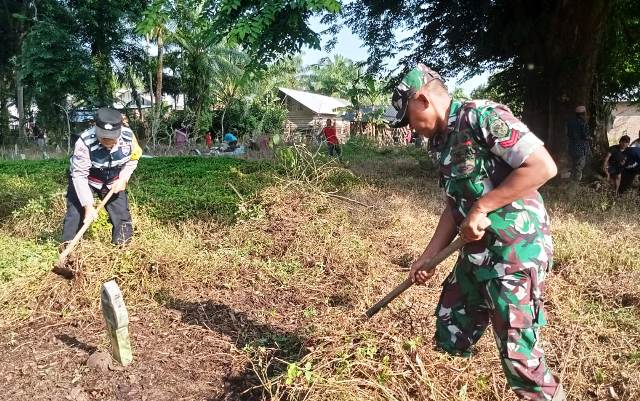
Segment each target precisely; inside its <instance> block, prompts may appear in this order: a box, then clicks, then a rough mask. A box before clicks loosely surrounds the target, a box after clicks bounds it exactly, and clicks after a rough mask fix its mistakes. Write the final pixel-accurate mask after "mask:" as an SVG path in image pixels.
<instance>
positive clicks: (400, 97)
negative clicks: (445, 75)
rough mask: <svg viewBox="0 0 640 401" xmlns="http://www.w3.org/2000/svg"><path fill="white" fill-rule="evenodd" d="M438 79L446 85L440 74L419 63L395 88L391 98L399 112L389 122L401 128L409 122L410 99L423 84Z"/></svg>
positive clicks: (392, 103)
mask: <svg viewBox="0 0 640 401" xmlns="http://www.w3.org/2000/svg"><path fill="white" fill-rule="evenodd" d="M436 79H437V80H438V81H440V82H442V84H443V85H444V80H443V79H442V77H441V76H440V74H438V73H437V72H435V71H433V70H432V69H431V68H429V67H427V66H426V65H424V64H418V65H417V66H416V67H415V68H414V69H413V70H411V71H409V73H408V74H407V75H405V76H404V78H402V81H401V82H400V84H399V85H398V86H397V87H396V88H395V89H394V91H393V97H392V98H391V105H392V106H393V107H394V108H395V109H396V111H397V112H398V113H397V114H396V118H395V120H393V121H392V122H390V123H389V125H390V126H391V127H393V128H399V127H404V126H405V125H407V124H409V115H408V114H407V106H408V104H409V99H410V98H411V97H412V96H413V95H414V94H415V93H416V92H417V91H419V90H420V89H421V88H422V87H423V86H425V85H427V84H428V83H429V82H431V81H433V80H436Z"/></svg>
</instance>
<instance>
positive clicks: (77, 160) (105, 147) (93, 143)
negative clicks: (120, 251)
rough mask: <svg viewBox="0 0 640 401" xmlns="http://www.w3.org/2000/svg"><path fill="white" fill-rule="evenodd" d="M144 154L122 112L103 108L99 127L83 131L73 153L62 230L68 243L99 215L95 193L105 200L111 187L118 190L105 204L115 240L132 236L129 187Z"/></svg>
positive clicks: (97, 125) (113, 241) (99, 115)
mask: <svg viewBox="0 0 640 401" xmlns="http://www.w3.org/2000/svg"><path fill="white" fill-rule="evenodd" d="M141 155H142V149H141V148H140V146H139V145H138V142H137V140H136V138H135V136H134V135H133V132H132V131H131V130H130V129H129V128H127V127H124V126H123V124H122V115H121V114H120V113H119V112H118V111H116V110H113V109H109V108H102V109H99V110H98V111H97V113H96V124H95V126H93V127H91V128H89V129H88V130H86V131H84V132H82V133H81V134H80V137H79V138H78V140H77V141H76V143H75V147H74V151H73V155H72V156H71V167H70V176H69V186H68V189H67V214H66V215H65V218H64V228H63V233H62V240H63V241H64V242H65V243H67V242H68V241H71V240H72V239H73V237H74V236H75V235H76V234H77V233H78V231H79V230H80V228H81V227H82V225H83V224H84V223H85V222H87V221H91V220H93V219H94V218H95V217H96V215H97V211H96V209H95V207H94V198H93V196H94V194H95V195H97V196H98V198H100V199H103V198H104V197H105V196H106V195H107V193H108V192H109V191H110V190H111V189H113V192H114V193H113V195H112V196H111V199H110V200H109V201H108V202H107V204H106V205H105V209H106V210H107V213H108V214H109V221H110V222H111V224H112V225H113V230H112V235H111V242H112V243H114V244H124V243H126V242H127V241H129V239H131V236H132V234H133V226H132V223H131V214H130V212H129V201H128V195H127V190H126V189H127V183H128V182H129V179H130V178H131V175H132V174H133V171H134V170H135V169H136V167H137V165H138V159H139V158H140V156H141Z"/></svg>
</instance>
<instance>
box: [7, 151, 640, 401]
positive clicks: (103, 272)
mask: <svg viewBox="0 0 640 401" xmlns="http://www.w3.org/2000/svg"><path fill="white" fill-rule="evenodd" d="M66 168H67V165H66V162H64V161H41V162H26V161H21V162H1V163H0V219H1V221H2V223H1V224H0V308H1V310H0V354H1V355H2V358H0V388H2V389H3V390H4V391H3V393H4V397H5V399H10V400H64V399H69V400H82V401H85V400H289V401H292V400H309V401H316V400H318V401H319V400H326V401H329V400H331V401H343V400H344V401H347V400H353V401H356V400H358V401H360V400H434V401H445V400H446V401H451V400H460V401H462V400H482V401H484V400H515V399H516V398H515V396H514V395H513V393H511V392H510V390H509V389H508V388H507V386H506V384H505V380H504V376H503V374H502V372H501V370H500V365H499V360H498V353H497V350H496V347H495V343H494V340H493V338H492V336H491V333H486V334H485V336H484V337H483V338H482V339H481V341H480V342H479V343H478V345H477V347H476V349H475V352H474V353H473V355H472V356H471V357H470V358H469V359H459V358H451V357H448V356H445V355H442V354H440V353H437V352H436V351H434V350H433V349H432V344H431V338H432V334H433V331H434V317H433V310H434V306H435V304H436V302H437V300H438V296H439V289H440V284H441V282H442V281H443V280H444V278H445V277H446V275H447V274H448V271H449V270H450V268H451V266H452V264H453V258H451V259H449V260H447V261H446V262H445V263H443V265H442V266H441V267H440V269H439V272H438V273H437V275H436V276H435V277H434V279H433V280H432V281H431V282H430V283H429V284H428V285H427V286H424V287H420V288H412V289H410V290H409V291H407V293H405V294H404V295H403V296H401V297H400V298H399V299H397V300H396V301H395V302H394V303H393V304H392V305H391V306H390V307H389V308H387V309H386V310H383V311H382V312H380V313H379V314H378V315H377V316H375V317H374V318H373V319H371V320H366V319H364V318H363V313H364V311H365V310H366V309H367V307H368V306H370V305H371V304H373V303H374V302H375V301H377V300H378V299H379V298H380V297H382V296H383V295H384V294H386V292H388V291H389V290H391V289H392V288H393V287H394V286H395V285H397V284H398V283H399V282H400V281H402V280H403V279H404V277H405V276H406V271H405V270H404V269H406V268H407V267H408V266H409V265H410V263H411V261H412V260H413V259H414V258H415V257H416V256H417V255H418V254H419V252H420V251H421V249H422V248H423V247H424V245H425V244H426V242H427V241H428V239H429V237H430V234H431V233H432V232H433V230H434V228H435V226H436V223H437V218H438V214H439V212H440V210H441V208H442V202H443V198H442V195H441V192H440V189H439V188H438V185H437V180H436V175H435V172H434V170H433V167H432V165H431V163H430V162H429V160H428V159H427V158H426V157H425V156H424V155H423V154H422V153H421V152H419V151H417V150H414V149H398V148H390V149H375V148H373V147H371V146H367V145H366V144H364V143H353V144H349V145H348V146H347V147H346V149H345V162H344V164H336V163H331V162H329V161H327V160H326V159H323V158H322V157H313V155H312V154H311V153H310V152H308V151H307V150H306V149H304V148H294V149H290V150H288V151H286V152H282V153H280V163H275V164H274V163H268V162H250V161H239V160H233V159H224V158H221V159H207V158H157V159H145V160H143V161H141V163H140V167H139V169H138V171H137V172H136V174H135V179H134V181H133V182H132V183H131V185H130V189H131V199H132V205H131V208H132V213H133V216H134V223H135V239H134V240H133V242H132V243H131V244H129V245H127V246H125V247H124V248H118V247H115V246H111V245H109V244H108V242H109V238H110V231H109V230H110V227H109V224H108V221H107V217H106V215H104V214H103V215H102V216H101V217H100V219H99V221H98V222H97V223H96V224H94V226H93V227H92V228H91V230H90V231H89V233H88V234H87V236H86V240H84V241H83V242H82V243H81V245H80V247H79V248H78V250H77V252H76V254H77V255H78V258H79V265H80V269H81V272H82V274H81V275H80V276H79V277H78V278H77V279H76V280H74V281H65V280H63V279H61V278H59V277H57V276H55V275H53V274H52V273H50V268H51V267H52V265H53V263H54V261H55V260H56V256H57V241H58V240H59V237H60V231H61V221H62V218H63V215H64V208H65V203H64V191H65V185H66V178H65V171H66ZM543 192H544V195H545V198H546V201H547V206H548V208H549V211H550V214H551V217H552V224H553V234H554V240H555V262H556V263H555V268H554V272H553V274H551V275H550V276H549V279H548V283H547V292H546V311H547V317H548V320H549V323H548V325H547V326H546V327H545V328H544V329H543V331H542V336H543V337H542V339H543V344H544V347H545V349H546V352H547V362H548V364H549V365H550V366H551V367H552V369H553V370H554V371H555V372H556V373H557V374H558V375H560V377H561V378H562V381H563V383H564V384H565V388H566V389H567V391H568V393H569V399H570V400H628V401H631V400H638V399H640V375H639V374H638V369H639V368H640V345H639V344H640V341H639V340H640V319H639V317H640V262H639V260H640V247H639V246H638V244H640V231H639V227H638V203H637V200H636V199H635V198H634V197H633V196H634V195H635V194H631V195H629V196H628V197H626V198H620V199H616V198H612V197H610V196H608V195H607V194H604V193H600V192H597V191H595V190H592V189H589V188H587V187H574V186H570V185H567V184H566V183H564V182H557V183H552V184H550V185H547V186H546V187H545V188H544V190H543ZM109 279H115V280H116V281H117V282H118V284H119V285H120V287H121V288H122V290H123V293H124V297H125V300H126V302H127V306H128V308H129V314H130V320H131V322H130V326H129V329H130V332H131V339H132V345H133V351H134V358H135V359H134V363H133V364H132V365H130V366H129V367H127V368H125V369H120V368H117V367H114V368H112V369H110V370H107V371H104V372H101V371H95V370H91V369H89V368H88V367H87V366H86V360H87V357H88V356H89V355H90V354H91V353H93V352H95V351H96V350H107V349H108V341H107V338H106V336H105V331H104V329H105V325H104V321H103V318H102V315H101V311H100V303H99V293H100V286H101V284H102V283H103V282H105V281H107V280H109Z"/></svg>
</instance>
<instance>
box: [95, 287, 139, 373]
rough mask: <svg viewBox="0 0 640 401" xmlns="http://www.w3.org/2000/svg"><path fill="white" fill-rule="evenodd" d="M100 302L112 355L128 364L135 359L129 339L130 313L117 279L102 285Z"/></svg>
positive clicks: (124, 364)
mask: <svg viewBox="0 0 640 401" xmlns="http://www.w3.org/2000/svg"><path fill="white" fill-rule="evenodd" d="M100 304H101V306H102V315H103V316H104V320H105V322H106V323H107V331H108V333H109V338H110V340H111V355H112V356H113V359H115V360H116V361H118V362H119V363H120V364H121V365H122V366H126V365H128V364H130V363H131V362H132V361H133V354H132V352H131V342H130V341H129V314H128V313H127V307H126V306H125V304H124V299H123V298H122V292H121V291H120V287H118V284H117V283H116V282H115V280H111V281H108V282H106V283H104V284H103V285H102V293H101V296H100Z"/></svg>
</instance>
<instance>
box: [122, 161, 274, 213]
mask: <svg viewBox="0 0 640 401" xmlns="http://www.w3.org/2000/svg"><path fill="white" fill-rule="evenodd" d="M272 181H273V168H272V166H271V165H270V164H268V163H264V162H262V163H260V162H247V161H244V160H238V159H232V158H225V157H219V158H201V157H170V158H156V159H143V160H142V161H141V162H140V164H139V165H138V169H137V170H136V173H135V174H134V178H133V179H132V185H131V194H132V196H133V199H135V202H136V203H137V204H138V205H140V206H142V207H144V208H145V210H147V212H148V213H149V214H150V215H151V216H152V217H155V218H158V219H162V220H178V219H184V218H189V217H206V216H209V217H213V216H221V217H232V216H233V215H234V214H235V213H236V212H237V210H238V204H239V202H240V199H239V197H238V195H237V194H236V193H235V191H234V190H233V188H232V186H233V187H235V188H236V189H237V191H238V192H239V193H240V195H242V196H243V197H245V198H246V197H250V196H253V195H255V194H256V193H257V192H259V191H260V190H261V189H263V188H264V187H266V186H267V185H269V184H270V183H271V182H272Z"/></svg>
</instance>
